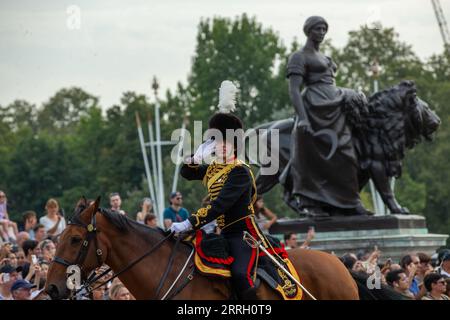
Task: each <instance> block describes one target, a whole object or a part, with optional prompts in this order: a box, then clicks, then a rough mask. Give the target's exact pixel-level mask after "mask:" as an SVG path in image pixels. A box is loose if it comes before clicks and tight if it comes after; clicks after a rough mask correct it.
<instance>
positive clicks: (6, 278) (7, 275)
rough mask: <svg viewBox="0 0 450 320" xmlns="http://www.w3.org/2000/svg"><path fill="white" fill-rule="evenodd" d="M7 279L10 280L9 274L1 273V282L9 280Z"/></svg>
mask: <svg viewBox="0 0 450 320" xmlns="http://www.w3.org/2000/svg"><path fill="white" fill-rule="evenodd" d="M9 280H11V276H10V275H9V273H4V274H3V280H2V281H3V283H6V282H9Z"/></svg>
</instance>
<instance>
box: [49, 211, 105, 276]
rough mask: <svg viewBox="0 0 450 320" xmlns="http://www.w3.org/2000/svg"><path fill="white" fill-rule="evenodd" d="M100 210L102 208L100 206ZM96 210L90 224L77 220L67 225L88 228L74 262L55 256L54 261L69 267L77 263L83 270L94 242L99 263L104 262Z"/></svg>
mask: <svg viewBox="0 0 450 320" xmlns="http://www.w3.org/2000/svg"><path fill="white" fill-rule="evenodd" d="M98 210H100V211H101V210H102V209H101V208H99V209H98ZM96 213H97V211H96V212H94V214H93V215H92V218H91V222H90V223H89V224H84V223H82V222H81V221H79V222H75V221H70V222H69V223H68V224H67V225H73V226H79V227H82V228H84V229H86V230H87V233H86V237H85V239H84V240H83V242H82V243H81V248H80V251H79V252H78V255H77V258H76V260H75V261H74V262H69V261H67V260H65V259H63V258H61V257H58V256H55V257H54V258H53V261H54V262H56V263H59V264H62V265H63V266H66V267H69V266H71V265H76V266H78V267H79V268H80V270H82V268H83V263H84V260H86V256H87V254H88V252H89V247H90V244H91V242H94V246H95V255H96V257H97V262H98V264H99V265H102V264H103V261H102V255H103V252H102V250H101V249H100V248H99V247H98V240H97V219H96Z"/></svg>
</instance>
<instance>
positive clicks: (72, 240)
mask: <svg viewBox="0 0 450 320" xmlns="http://www.w3.org/2000/svg"><path fill="white" fill-rule="evenodd" d="M80 242H81V238H80V237H72V238H71V239H70V243H71V244H74V245H75V244H78V243H80Z"/></svg>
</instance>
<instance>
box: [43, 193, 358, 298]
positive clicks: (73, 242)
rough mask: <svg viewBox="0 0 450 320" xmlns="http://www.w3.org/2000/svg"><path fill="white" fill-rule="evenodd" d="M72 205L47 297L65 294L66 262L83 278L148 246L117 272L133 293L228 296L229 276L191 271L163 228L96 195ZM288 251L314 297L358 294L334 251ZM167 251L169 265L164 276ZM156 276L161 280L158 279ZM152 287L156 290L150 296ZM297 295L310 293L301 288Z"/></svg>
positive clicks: (186, 252) (263, 289)
mask: <svg viewBox="0 0 450 320" xmlns="http://www.w3.org/2000/svg"><path fill="white" fill-rule="evenodd" d="M78 208H79V212H78V213H76V214H75V215H74V218H73V220H72V224H69V225H68V226H67V228H66V229H65V230H64V232H63V233H62V234H61V236H60V240H59V243H58V246H57V250H56V258H55V261H53V263H52V264H51V266H50V269H49V272H48V277H47V284H46V287H45V292H46V293H47V294H48V295H49V296H50V297H51V298H52V299H64V298H67V297H68V296H69V294H70V292H69V290H68V289H67V286H66V269H67V266H68V265H71V264H78V266H79V267H80V269H81V273H82V277H83V278H86V277H87V276H88V274H89V273H90V272H91V271H92V270H94V269H95V268H97V267H99V266H101V265H102V264H107V265H108V266H110V267H111V269H112V270H113V271H114V272H116V273H117V272H120V271H121V270H124V269H126V268H127V267H128V266H129V265H130V262H131V261H134V260H135V259H138V258H139V257H141V256H143V255H144V254H145V253H146V252H148V251H149V250H150V249H151V248H152V247H154V248H155V250H154V251H153V252H152V253H151V254H149V255H148V256H146V257H145V258H144V259H143V260H142V261H140V262H139V263H136V264H135V265H133V266H132V267H131V268H129V269H127V270H126V271H125V272H123V273H122V274H120V276H119V279H120V280H121V281H122V282H123V283H124V285H125V286H126V287H127V288H128V289H129V290H130V292H131V293H132V294H133V296H134V297H135V298H136V299H160V298H161V297H163V294H164V293H167V292H168V291H170V293H169V297H170V298H173V299H186V300H190V299H205V300H216V299H229V298H230V296H231V294H230V293H231V290H230V287H229V281H226V280H221V279H217V278H211V277H206V276H202V275H200V274H199V273H192V270H193V269H192V268H193V263H192V262H190V263H188V264H186V262H187V260H188V258H189V256H190V254H191V248H190V247H189V246H188V245H184V244H180V245H179V246H178V249H177V250H176V252H175V253H174V255H173V256H172V255H171V253H172V252H173V250H174V246H175V243H176V242H175V240H174V239H173V237H170V238H168V239H167V240H166V241H164V238H165V237H166V236H167V234H165V233H164V232H163V231H162V230H160V229H151V228H149V227H147V226H144V225H142V224H139V223H137V222H135V221H133V220H131V219H129V218H127V217H125V216H123V215H120V214H116V213H111V212H107V211H103V210H102V211H99V199H97V200H96V201H95V203H92V204H91V205H90V206H88V205H87V203H86V200H84V199H83V200H80V202H79V205H78ZM94 217H95V218H94ZM73 221H75V223H74V222H73ZM92 224H93V225H94V227H95V228H93V227H92ZM84 245H86V246H84ZM83 247H84V249H83ZM288 254H289V257H290V259H291V261H292V263H293V265H294V267H295V269H296V270H297V272H298V274H299V276H300V279H301V282H302V284H303V285H304V287H305V288H306V289H307V290H308V291H309V292H310V293H311V294H312V295H313V296H314V297H316V298H317V299H319V300H323V299H331V300H347V299H359V296H358V286H357V284H356V282H355V281H354V280H353V278H352V275H351V274H350V273H349V271H348V270H347V269H346V268H345V266H344V265H343V264H342V263H341V262H340V260H339V259H338V258H337V257H335V256H333V255H330V254H327V253H324V252H320V251H315V250H303V249H294V250H290V251H288ZM171 257H172V258H173V268H172V269H171V270H170V272H168V273H167V277H166V278H165V277H164V273H165V271H166V270H167V269H168V268H167V264H168V261H169V259H170V258H171ZM183 266H187V268H185V269H183ZM180 274H181V276H180V277H179V278H178V276H179V275H180ZM192 275H193V276H192ZM162 278H164V282H163V283H160V280H161V279H162ZM175 282H176V283H175ZM173 283H175V285H174V286H173V287H172V284H173ZM158 287H161V290H158ZM157 292H160V293H161V294H159V295H158V296H156V293H157ZM257 295H258V298H260V299H269V300H275V299H279V298H280V296H279V295H278V294H276V293H275V292H274V291H273V290H272V289H270V288H269V287H268V286H267V285H266V284H265V283H264V282H261V286H260V287H259V289H258V294H257ZM303 298H304V299H310V297H309V296H308V295H307V294H306V293H303Z"/></svg>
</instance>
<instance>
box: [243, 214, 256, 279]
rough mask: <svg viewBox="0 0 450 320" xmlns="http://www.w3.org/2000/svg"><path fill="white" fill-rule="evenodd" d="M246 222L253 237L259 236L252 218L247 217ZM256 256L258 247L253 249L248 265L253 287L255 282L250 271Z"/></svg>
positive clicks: (248, 276)
mask: <svg viewBox="0 0 450 320" xmlns="http://www.w3.org/2000/svg"><path fill="white" fill-rule="evenodd" d="M245 223H246V224H247V228H248V229H249V231H250V234H251V235H252V236H253V237H255V236H256V237H258V235H257V233H256V231H255V228H254V227H253V225H252V223H251V218H247V219H245ZM255 258H256V249H255V248H254V249H252V256H251V257H250V262H249V263H248V266H247V280H248V282H249V284H250V286H251V287H253V286H254V284H253V280H252V278H251V277H250V273H251V271H252V267H253V263H254V262H255Z"/></svg>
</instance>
